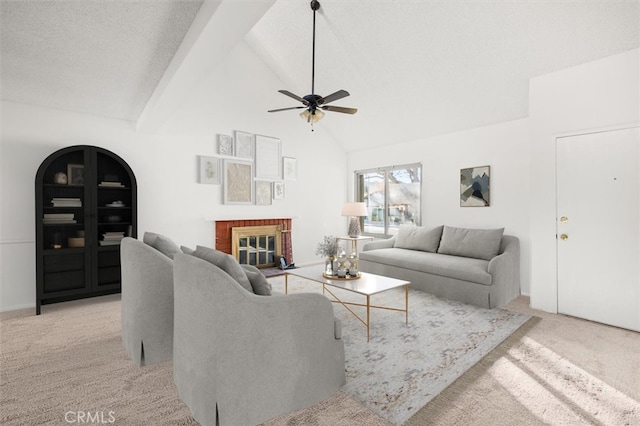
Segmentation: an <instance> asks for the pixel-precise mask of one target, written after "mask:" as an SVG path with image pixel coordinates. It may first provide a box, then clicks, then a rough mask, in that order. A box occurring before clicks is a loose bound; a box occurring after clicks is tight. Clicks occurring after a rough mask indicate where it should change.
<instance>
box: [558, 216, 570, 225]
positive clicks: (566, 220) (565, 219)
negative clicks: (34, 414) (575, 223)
mask: <svg viewBox="0 0 640 426" xmlns="http://www.w3.org/2000/svg"><path fill="white" fill-rule="evenodd" d="M567 222H569V218H568V217H566V216H562V217H561V218H560V223H567Z"/></svg>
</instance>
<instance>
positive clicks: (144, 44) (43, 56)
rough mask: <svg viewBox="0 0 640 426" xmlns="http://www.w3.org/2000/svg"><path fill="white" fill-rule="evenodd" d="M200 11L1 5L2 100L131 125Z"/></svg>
mask: <svg viewBox="0 0 640 426" xmlns="http://www.w3.org/2000/svg"><path fill="white" fill-rule="evenodd" d="M201 4H202V0H180V1H173V0H172V1H165V0H155V1H109V0H103V1H78V0H73V1H60V0H58V1H51V0H48V1H41V0H33V1H31V0H22V1H4V0H3V1H2V3H1V4H0V7H1V9H0V13H1V16H0V18H1V21H0V23H1V25H0V27H1V29H0V43H1V50H0V55H1V56H0V60H1V68H0V69H1V75H2V86H1V87H0V89H1V95H2V99H3V100H7V101H13V102H21V103H26V104H34V105H41V106H47V107H52V108H59V109H64V110H72V111H80V112H87V113H90V114H96V115H102V116H107V117H114V118H119V119H125V120H131V121H135V120H137V119H138V117H139V115H140V113H141V112H142V110H143V109H144V107H145V105H146V103H147V101H148V100H149V98H150V96H151V94H152V93H153V90H154V89H155V87H156V85H157V84H158V82H159V81H160V78H161V77H162V75H163V73H164V71H165V69H166V68H167V66H168V65H169V63H170V61H171V59H172V58H173V56H174V54H175V52H176V49H177V48H178V46H179V45H180V43H181V42H182V39H183V38H184V35H185V33H186V32H187V30H188V29H189V27H190V26H191V23H192V21H193V19H194V17H195V16H196V14H197V12H198V9H199V8H200V6H201Z"/></svg>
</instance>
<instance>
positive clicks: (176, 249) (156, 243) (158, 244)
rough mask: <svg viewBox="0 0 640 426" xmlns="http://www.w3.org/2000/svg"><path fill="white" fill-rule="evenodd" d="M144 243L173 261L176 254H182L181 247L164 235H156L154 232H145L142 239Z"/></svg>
mask: <svg viewBox="0 0 640 426" xmlns="http://www.w3.org/2000/svg"><path fill="white" fill-rule="evenodd" d="M142 241H143V242H144V243H145V244H148V245H150V246H151V247H153V248H154V249H156V250H158V251H159V252H160V253H162V254H164V255H165V256H167V257H168V258H169V259H173V257H174V256H175V255H176V253H181V251H180V246H178V245H177V244H176V243H175V242H173V241H172V240H171V239H170V238H168V237H165V236H164V235H160V234H156V233H154V232H145V233H144V236H143V237H142Z"/></svg>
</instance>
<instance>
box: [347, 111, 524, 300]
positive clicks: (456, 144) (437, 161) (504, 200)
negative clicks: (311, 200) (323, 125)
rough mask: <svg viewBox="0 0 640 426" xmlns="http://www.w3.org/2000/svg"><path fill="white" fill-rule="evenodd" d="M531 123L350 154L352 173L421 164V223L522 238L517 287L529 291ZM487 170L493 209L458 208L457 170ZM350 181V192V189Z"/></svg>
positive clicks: (474, 130)
mask: <svg viewBox="0 0 640 426" xmlns="http://www.w3.org/2000/svg"><path fill="white" fill-rule="evenodd" d="M528 154H529V122H528V119H523V120H516V121H510V122H506V123H501V124H496V125H493V126H487V127H481V128H476V129H472V130H468V131H463V132H457V133H452V134H449V135H444V136H437V137H432V138H428V139H420V140H416V141H412V142H409V143H403V144H399V145H393V146H389V147H386V148H376V149H371V150H366V151H359V152H353V153H350V154H349V164H348V168H349V174H348V179H349V180H351V181H352V180H353V172H354V171H357V170H364V169H369V168H375V167H380V166H391V165H400V164H408V163H415V162H421V163H422V182H423V183H422V225H423V226H427V227H433V226H437V225H442V224H446V225H450V226H458V227H469V228H502V227H504V228H505V233H506V234H510V235H515V236H517V237H518V238H520V250H521V289H522V293H523V294H528V293H529V276H530V271H529V230H528V228H529V212H528V202H529V195H528V192H529V160H528ZM485 165H489V166H491V183H490V185H491V205H490V206H489V207H486V208H479V207H460V169H463V168H468V167H475V166H485ZM353 186H354V185H353V182H351V184H350V188H351V190H352V191H353Z"/></svg>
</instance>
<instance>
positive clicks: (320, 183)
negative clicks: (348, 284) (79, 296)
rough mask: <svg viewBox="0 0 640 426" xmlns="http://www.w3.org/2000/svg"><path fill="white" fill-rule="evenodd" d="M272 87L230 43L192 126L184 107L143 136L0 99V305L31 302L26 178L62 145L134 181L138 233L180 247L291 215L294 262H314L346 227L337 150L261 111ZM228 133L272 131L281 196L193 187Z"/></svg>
mask: <svg viewBox="0 0 640 426" xmlns="http://www.w3.org/2000/svg"><path fill="white" fill-rule="evenodd" d="M232 75H235V77H236V78H235V79H234V78H232ZM255 75H260V76H261V78H260V79H255V78H252V76H253V77H255ZM281 86H282V83H281V82H279V80H278V79H277V78H276V77H275V76H273V74H271V72H270V71H269V70H268V69H267V68H266V67H265V66H264V64H262V63H261V62H260V61H258V60H257V59H255V57H254V55H253V54H252V53H251V52H250V51H249V50H248V49H247V48H246V46H244V45H240V46H239V47H238V48H237V49H235V50H234V51H233V52H232V53H231V54H230V56H229V58H228V60H227V61H224V65H223V66H221V67H220V69H218V70H216V71H215V72H214V74H213V75H212V78H211V80H210V82H209V84H205V85H203V87H200V88H199V89H198V92H199V93H200V94H202V96H203V97H205V98H208V99H209V100H210V102H211V103H212V104H213V105H214V106H215V108H214V109H213V110H207V109H206V108H205V109H203V111H204V112H205V113H207V114H209V116H208V119H206V120H201V121H199V122H198V123H205V124H204V125H202V124H199V125H196V124H197V123H196V122H194V123H189V120H188V119H187V118H188V117H193V114H194V113H193V111H192V110H191V109H190V107H191V105H189V104H187V105H185V106H183V108H182V109H181V110H180V111H178V113H177V114H176V117H175V118H174V120H173V121H172V123H171V125H170V126H168V128H167V129H166V130H165V131H164V134H158V135H149V134H141V133H137V132H136V131H135V125H134V123H131V122H125V121H119V120H111V119H105V118H101V117H96V116H91V115H86V114H77V113H72V112H66V111H60V110H53V109H47V108H40V107H34V106H27V105H21V104H15V103H9V102H3V103H2V104H1V107H2V109H1V116H0V118H1V121H2V129H1V158H0V167H1V177H2V182H1V191H2V192H1V194H2V205H1V207H0V215H1V216H0V250H1V252H0V262H2V263H1V265H0V267H1V275H0V276H1V281H0V311H5V310H11V309H18V308H23V307H31V306H35V241H34V240H35V213H34V208H35V189H34V180H35V174H36V171H37V168H38V166H39V165H40V163H41V162H42V161H43V160H44V158H45V157H46V156H48V155H49V154H51V153H52V152H54V151H56V150H57V149H60V148H63V147H66V146H70V145H79V144H87V145H96V146H100V147H103V148H106V149H108V150H111V151H113V152H115V153H116V154H118V155H119V156H121V157H122V158H123V159H124V160H125V161H127V162H128V163H129V165H130V166H131V168H132V169H133V171H134V173H135V174H136V178H137V181H138V206H139V211H138V223H139V236H141V235H142V233H143V232H145V231H148V230H149V231H155V232H160V233H163V234H166V235H168V236H170V237H171V238H173V239H175V240H176V242H178V243H179V244H182V245H187V246H195V245H196V244H201V245H206V246H210V247H213V246H214V245H215V235H214V233H215V227H214V223H213V220H216V219H231V218H246V219H251V218H257V219H261V218H278V217H292V218H294V221H293V250H294V260H295V262H296V264H304V263H311V262H317V261H320V259H319V258H318V257H317V256H315V247H316V244H317V242H318V241H320V240H321V239H322V237H323V235H326V234H342V233H344V232H345V231H346V222H345V220H344V218H343V217H342V216H340V209H341V207H342V203H343V202H344V201H346V188H345V187H344V185H343V183H344V181H345V173H346V156H345V154H344V152H343V151H342V150H341V148H340V147H339V145H337V144H336V142H335V141H334V140H333V139H332V138H331V137H330V136H328V135H327V134H326V132H323V131H322V127H321V126H318V127H317V129H316V131H315V132H313V133H312V132H311V131H310V128H309V127H308V125H306V124H305V123H304V122H302V120H300V119H299V118H298V117H297V116H295V115H293V116H291V115H289V116H280V117H274V116H273V115H270V114H267V113H266V111H265V109H266V108H265V105H266V104H265V102H263V101H260V100H259V99H260V98H261V97H266V96H267V95H266V94H264V93H262V92H264V91H265V90H269V91H271V90H273V92H275V91H276V90H277V89H278V88H280V87H281ZM265 88H266V89H265ZM194 99H198V96H196V97H195V98H194ZM221 99H224V102H222V101H221ZM248 100H255V102H249V101H248ZM196 104H197V102H196ZM253 104H255V105H253ZM216 108H217V109H218V110H216ZM201 112H202V111H201ZM185 117H187V118H185ZM181 123H186V125H184V126H181V125H180V124H181ZM233 130H243V131H247V132H251V133H258V134H265V135H269V136H275V137H279V138H281V140H282V155H284V156H289V157H295V158H297V159H298V180H297V181H294V182H290V181H287V182H286V183H285V199H284V200H275V201H274V203H273V205H272V206H231V205H223V204H222V203H221V200H222V186H217V185H201V184H198V183H197V173H198V167H197V156H198V155H215V154H216V149H215V148H216V143H215V140H216V134H217V133H223V134H232V131H233Z"/></svg>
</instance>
